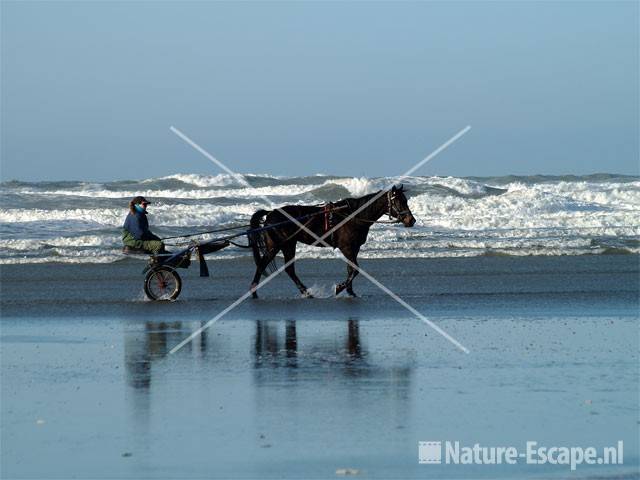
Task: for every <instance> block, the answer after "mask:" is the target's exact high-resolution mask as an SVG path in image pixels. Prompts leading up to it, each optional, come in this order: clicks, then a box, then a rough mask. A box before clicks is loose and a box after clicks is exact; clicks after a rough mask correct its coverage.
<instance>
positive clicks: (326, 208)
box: [324, 204, 331, 233]
mask: <svg viewBox="0 0 640 480" xmlns="http://www.w3.org/2000/svg"><path fill="white" fill-rule="evenodd" d="M330 217H331V204H328V205H325V206H324V231H325V233H326V232H328V231H329V228H330V227H331V221H330Z"/></svg>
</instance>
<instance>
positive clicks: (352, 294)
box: [347, 290, 358, 298]
mask: <svg viewBox="0 0 640 480" xmlns="http://www.w3.org/2000/svg"><path fill="white" fill-rule="evenodd" d="M347 293H348V294H349V296H350V297H351V298H358V295H356V292H353V291H351V292H350V291H349V290H347Z"/></svg>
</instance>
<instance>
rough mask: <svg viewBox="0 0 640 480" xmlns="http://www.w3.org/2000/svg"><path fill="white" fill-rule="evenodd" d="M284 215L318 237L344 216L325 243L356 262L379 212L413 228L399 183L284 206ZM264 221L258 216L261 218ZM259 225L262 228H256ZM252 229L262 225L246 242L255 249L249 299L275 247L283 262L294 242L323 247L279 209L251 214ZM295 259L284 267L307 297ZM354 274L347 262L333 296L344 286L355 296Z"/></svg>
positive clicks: (290, 255)
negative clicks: (364, 192)
mask: <svg viewBox="0 0 640 480" xmlns="http://www.w3.org/2000/svg"><path fill="white" fill-rule="evenodd" d="M364 205H366V207H364V208H363V209H362V211H360V212H358V213H357V214H356V215H354V216H353V217H351V215H352V214H353V212H356V211H358V209H360V208H361V207H363V206H364ZM281 210H284V211H285V212H286V213H287V214H288V215H290V216H291V217H293V218H295V219H297V220H298V222H299V223H300V224H302V225H304V227H305V228H307V229H308V230H309V231H311V232H313V233H315V234H316V235H317V236H318V237H322V236H323V235H324V234H326V233H327V232H328V231H330V230H331V229H332V228H333V227H334V226H336V225H338V224H340V223H341V222H343V221H344V220H345V219H347V218H348V220H347V221H346V222H345V223H344V224H343V225H341V226H340V227H338V228H337V229H336V230H335V231H334V232H333V233H331V234H329V235H328V236H327V237H325V238H324V240H323V242H326V244H328V246H330V247H333V248H339V249H340V251H341V252H342V254H343V255H344V256H345V258H346V259H347V260H349V261H350V262H352V263H353V264H354V265H356V266H357V265H358V261H357V257H358V252H359V251H360V247H361V246H362V245H363V244H364V243H365V242H366V241H367V234H368V233H369V228H370V227H371V225H372V224H374V223H376V222H377V221H378V219H379V218H380V217H382V216H383V215H385V214H386V215H389V217H393V218H396V219H397V221H398V222H402V223H403V224H404V226H405V227H412V226H413V225H414V224H415V223H416V219H415V218H414V217H413V215H412V213H411V211H410V210H409V206H408V205H407V197H405V195H404V190H403V187H402V186H400V187H399V188H396V187H395V186H393V187H392V188H391V189H390V190H386V191H384V192H383V191H378V192H376V193H371V194H369V195H365V196H364V197H360V198H346V199H344V200H340V201H338V202H335V203H332V204H329V205H313V206H307V205H286V206H284V207H282V209H281ZM265 216H266V218H265V220H264V222H262V221H261V220H262V218H263V217H265ZM260 227H263V228H262V229H260ZM251 228H252V229H260V231H259V233H254V234H251V235H250V243H251V246H252V248H253V258H254V260H255V262H256V267H257V268H256V274H255V275H254V277H253V283H252V284H251V290H252V292H253V297H254V298H257V297H258V294H257V292H256V289H257V286H258V282H259V281H260V278H261V277H262V275H263V274H264V273H265V271H266V270H267V267H268V266H269V265H270V264H271V262H272V261H273V259H274V258H275V256H276V255H277V254H278V252H279V251H282V253H283V255H284V261H285V263H289V262H290V261H291V260H293V259H294V257H295V255H296V243H297V242H302V243H306V244H307V245H315V246H318V247H326V246H327V245H325V244H324V243H323V242H320V241H318V239H317V238H316V237H314V236H313V235H310V234H309V233H308V232H306V231H305V230H304V229H303V228H301V227H300V225H299V224H296V222H293V221H291V219H290V218H288V217H287V216H286V215H284V214H283V213H282V212H280V211H279V210H272V211H267V210H258V211H257V212H256V213H254V214H253V216H252V217H251ZM294 265H295V263H294V262H292V263H291V264H290V265H288V266H287V267H286V268H285V271H286V272H287V274H288V275H289V277H290V278H291V280H293V282H294V283H295V284H296V286H297V287H298V289H299V290H300V292H301V293H302V294H303V295H305V296H308V297H310V296H311V295H310V294H309V292H308V291H307V287H305V285H304V284H303V283H302V282H301V281H300V279H299V278H298V276H297V275H296V271H295V266H294ZM356 275H358V270H357V269H356V268H354V267H353V266H352V265H348V266H347V279H346V280H345V281H344V282H342V283H340V284H338V285H336V289H335V294H336V295H338V294H339V293H340V292H342V291H343V290H344V289H346V290H347V293H348V294H349V295H351V296H353V297H355V296H356V294H355V292H354V291H353V288H352V282H353V279H354V278H355V277H356Z"/></svg>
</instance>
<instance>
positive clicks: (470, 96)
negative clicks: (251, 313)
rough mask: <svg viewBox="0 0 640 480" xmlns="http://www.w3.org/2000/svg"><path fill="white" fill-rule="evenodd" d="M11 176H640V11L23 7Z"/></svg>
mask: <svg viewBox="0 0 640 480" xmlns="http://www.w3.org/2000/svg"><path fill="white" fill-rule="evenodd" d="M1 5H2V6H1V11H0V13H1V22H2V24H1V26H2V38H1V40H2V47H1V48H2V51H1V54H2V65H1V67H2V70H1V82H2V83H1V92H0V93H1V102H2V103H1V115H2V116H1V160H0V178H1V179H2V180H3V181H6V180H11V179H20V180H65V179H66V180H89V181H107V180H115V179H140V178H150V177H159V176H165V175H171V174H174V173H202V174H217V173H220V172H221V170H220V169H219V168H218V167H217V166H215V165H213V164H212V163H211V162H210V161H209V160H207V159H206V158H204V157H203V156H202V155H201V154H199V153H198V152H196V151H195V150H193V149H192V148H191V147H190V146H189V145H187V144H186V143H184V141H182V140H181V139H179V138H178V137H177V136H176V135H175V134H173V133H172V132H171V131H170V130H169V128H170V127H171V126H175V127H176V128H178V129H180V130H181V131H182V132H184V133H185V134H186V135H188V136H189V137H191V138H192V139H193V140H194V141H195V142H197V143H198V144H200V145H201V146H202V147H203V148H204V149H206V150H207V151H209V152H210V153H211V154H212V155H214V156H215V157H216V158H218V159H219V160H221V161H222V162H224V163H226V164H227V165H228V166H229V167H230V168H232V169H233V170H236V171H240V172H245V173H266V174H272V175H288V176H294V175H295V176H297V175H311V174H316V173H324V174H335V175H345V176H369V177H371V176H392V175H398V174H400V173H402V172H404V171H406V170H408V169H409V168H410V167H411V166H412V165H413V164H415V163H417V162H418V161H420V160H421V159H423V158H424V157H426V156H427V155H428V154H429V153H430V152H431V151H433V150H434V149H436V148H437V147H438V146H439V145H441V144H442V143H444V142H445V141H446V140H447V139H449V138H450V137H452V136H453V135H454V134H456V133H457V132H458V131H460V130H461V129H463V128H464V127H466V126H467V125H470V126H471V127H472V128H471V130H470V131H469V133H467V134H466V135H464V136H463V137H462V138H461V139H460V140H458V141H457V142H455V143H454V144H453V145H452V146H451V147H449V148H448V149H447V150H446V151H444V152H443V153H441V154H440V155H439V156H437V157H436V158H435V159H434V160H432V161H430V162H429V163H427V164H426V165H425V166H424V167H422V168H421V169H420V170H419V171H418V172H416V174H419V175H454V176H472V175H473V176H495V175H506V174H516V175H526V174H588V173H594V172H609V173H622V174H636V175H637V174H639V163H638V162H639V156H640V153H639V135H640V134H639V131H640V124H639V108H640V106H639V105H640V98H639V88H640V87H639V84H640V79H639V71H640V68H639V57H640V55H639V44H640V40H639V22H640V20H639V19H640V13H639V4H638V2H635V1H629V2H592V1H590V2H579V1H561V2H543V1H538V2H522V1H514V2H507V1H495V2H484V1H473V2H460V1H454V2H400V3H398V2H394V3H387V2H371V3H368V2H296V3H294V2H259V3H252V2H239V3H226V2H194V3H190V2H171V1H164V2H152V1H147V2H127V3H124V2H122V3H119V2H55V1H48V2H43V3H38V2H6V1H3V2H2V4H1Z"/></svg>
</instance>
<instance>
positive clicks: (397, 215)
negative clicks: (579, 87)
mask: <svg viewBox="0 0 640 480" xmlns="http://www.w3.org/2000/svg"><path fill="white" fill-rule="evenodd" d="M395 199H396V192H394V191H392V190H389V191H388V192H387V215H389V220H393V219H394V218H395V219H396V221H398V222H401V221H402V220H400V217H402V216H404V215H408V214H410V213H411V210H409V209H407V210H398V208H397V207H396V206H395V205H394V200H395ZM394 209H395V211H396V213H395V215H394V214H393V210H394Z"/></svg>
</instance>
